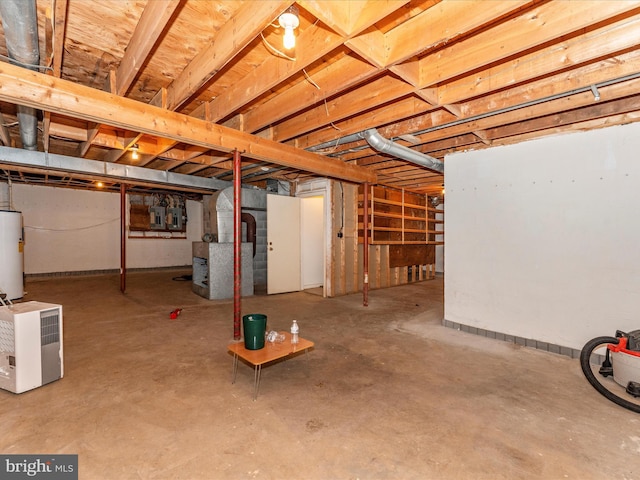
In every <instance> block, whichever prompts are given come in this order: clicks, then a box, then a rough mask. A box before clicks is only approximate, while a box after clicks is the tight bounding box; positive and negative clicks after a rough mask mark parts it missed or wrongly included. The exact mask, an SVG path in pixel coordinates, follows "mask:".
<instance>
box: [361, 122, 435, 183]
mask: <svg viewBox="0 0 640 480" xmlns="http://www.w3.org/2000/svg"><path fill="white" fill-rule="evenodd" d="M362 137H363V138H364V139H365V140H366V141H367V143H368V144H369V145H371V147H372V148H374V149H375V150H377V151H379V152H382V153H388V154H389V155H392V156H394V157H397V158H400V159H402V160H406V161H407V162H411V163H414V164H416V165H421V166H423V167H426V168H428V169H430V170H435V171H436V172H439V173H444V163H442V162H441V161H440V160H437V159H435V158H433V157H430V156H429V155H425V154H424V153H421V152H417V151H415V150H412V149H410V148H408V147H405V146H404V145H400V144H398V143H395V142H392V141H391V140H389V139H388V138H384V137H383V136H382V135H380V134H379V133H378V131H377V130H376V129H375V128H370V129H368V130H365V131H364V132H362Z"/></svg>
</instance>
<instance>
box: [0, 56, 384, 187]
mask: <svg viewBox="0 0 640 480" xmlns="http://www.w3.org/2000/svg"><path fill="white" fill-rule="evenodd" d="M0 85H2V88H0V100H2V101H7V102H10V103H16V104H19V105H25V106H29V107H34V108H39V109H42V110H47V111H51V112H55V113H60V114H62V115H68V116H72V117H77V118H81V119H83V120H86V121H91V122H98V123H104V124H107V125H113V126H116V127H120V128H124V129H127V130H132V131H136V132H140V133H146V134H149V135H152V136H160V137H164V138H168V139H171V140H175V141H178V142H185V143H189V144H192V145H198V146H201V147H208V148H213V149H217V150H220V151H223V152H231V151H233V150H234V149H235V148H238V149H239V150H241V151H243V152H244V154H243V155H244V156H246V157H249V158H255V159H258V160H267V161H271V162H273V163H277V164H279V165H285V166H288V167H292V168H296V169H300V170H307V171H309V172H313V173H317V174H319V175H324V176H328V177H334V178H340V179H343V180H348V181H351V182H356V183H359V182H367V181H371V182H375V178H376V175H375V173H373V172H370V171H369V170H367V169H365V168H362V167H356V166H354V165H347V164H345V163H344V162H342V161H340V160H334V159H328V158H325V157H322V156H320V155H316V154H314V153H311V152H307V151H305V150H300V149H297V148H294V147H291V146H288V145H284V144H279V143H277V142H274V141H271V140H265V139H263V138H259V137H256V136H254V135H250V134H247V133H243V132H239V131H237V130H234V129H231V128H228V127H223V126H222V125H217V124H213V123H211V122H207V121H204V120H200V119H197V118H193V117H189V116H187V115H183V114H180V113H176V112H171V111H166V110H164V109H161V108H158V107H154V106H151V105H147V104H144V103H141V102H137V101H135V100H131V99H128V98H123V97H119V96H117V95H113V94H110V93H107V92H103V91H101V90H96V89H93V88H89V87H85V86H81V85H76V84H74V83H73V82H70V81H67V80H62V79H57V78H53V77H49V76H47V75H43V74H40V73H38V72H34V71H31V70H26V69H24V68H21V67H17V66H15V65H11V64H9V63H2V64H0Z"/></svg>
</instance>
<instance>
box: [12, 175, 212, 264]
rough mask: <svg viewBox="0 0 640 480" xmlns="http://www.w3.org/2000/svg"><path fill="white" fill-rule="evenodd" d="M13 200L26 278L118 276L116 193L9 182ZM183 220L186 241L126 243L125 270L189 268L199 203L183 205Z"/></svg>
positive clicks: (199, 234)
mask: <svg viewBox="0 0 640 480" xmlns="http://www.w3.org/2000/svg"><path fill="white" fill-rule="evenodd" d="M12 196H13V206H14V208H15V210H18V211H21V212H22V215H23V224H24V230H25V245H24V264H25V265H24V272H25V274H27V275H30V274H59V273H70V272H76V273H80V272H102V271H119V268H120V194H118V193H107V192H91V191H86V190H75V189H68V188H53V187H44V186H33V185H24V184H16V183H14V184H13V186H12ZM127 211H128V208H127ZM187 216H188V219H189V221H188V222H187V238H186V239H170V240H169V239H128V240H127V268H160V267H173V266H186V265H191V258H192V257H191V242H192V241H194V240H200V238H201V237H202V221H201V219H202V204H201V203H200V202H194V201H190V200H188V201H187Z"/></svg>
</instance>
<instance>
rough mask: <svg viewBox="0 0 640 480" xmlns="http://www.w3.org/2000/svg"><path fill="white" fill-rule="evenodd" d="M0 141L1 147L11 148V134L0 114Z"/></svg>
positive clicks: (0, 113)
mask: <svg viewBox="0 0 640 480" xmlns="http://www.w3.org/2000/svg"><path fill="white" fill-rule="evenodd" d="M0 140H1V141H2V144H3V145H5V146H7V147H13V145H12V141H11V132H10V131H9V128H8V127H7V125H6V122H5V120H4V115H3V114H2V112H0Z"/></svg>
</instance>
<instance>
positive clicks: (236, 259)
mask: <svg viewBox="0 0 640 480" xmlns="http://www.w3.org/2000/svg"><path fill="white" fill-rule="evenodd" d="M240 165H241V161H240V152H239V151H238V149H237V148H236V149H235V150H234V151H233V339H234V340H240V320H241V318H240V315H241V303H240V298H241V296H242V277H241V275H242V215H241V210H242V196H241V193H240V186H241V180H242V171H241V170H242V169H241V168H240Z"/></svg>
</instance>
